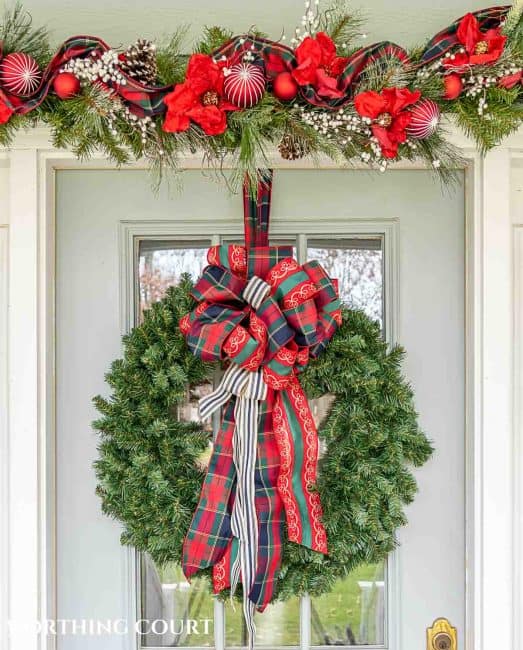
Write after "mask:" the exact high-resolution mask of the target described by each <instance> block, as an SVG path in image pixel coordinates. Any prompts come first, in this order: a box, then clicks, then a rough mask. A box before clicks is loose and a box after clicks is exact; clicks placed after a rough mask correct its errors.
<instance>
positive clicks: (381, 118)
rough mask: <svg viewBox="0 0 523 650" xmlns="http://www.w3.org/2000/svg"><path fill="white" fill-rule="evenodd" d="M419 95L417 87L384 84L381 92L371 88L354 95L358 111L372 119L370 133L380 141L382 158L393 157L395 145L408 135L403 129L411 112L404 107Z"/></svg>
mask: <svg viewBox="0 0 523 650" xmlns="http://www.w3.org/2000/svg"><path fill="white" fill-rule="evenodd" d="M420 96H421V92H420V91H419V90H414V91H411V90H409V89H408V88H384V89H383V90H382V91H381V92H380V93H377V92H374V91H373V90H370V91H368V92H364V93H360V94H359V95H356V97H355V98H354V106H355V107H356V110H357V111H358V113H359V114H360V115H361V116H362V117H369V118H370V119H371V120H372V124H371V129H372V134H373V135H374V137H375V138H377V140H378V142H379V143H380V146H381V151H382V153H383V155H384V156H385V158H395V157H396V155H397V154H398V145H399V144H400V143H402V142H405V140H406V139H407V132H406V129H407V126H408V125H409V124H410V121H411V118H412V116H411V113H410V111H407V110H405V109H406V108H407V106H411V105H412V104H415V103H416V102H417V101H418V99H419V98H420Z"/></svg>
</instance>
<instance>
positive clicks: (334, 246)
mask: <svg viewBox="0 0 523 650" xmlns="http://www.w3.org/2000/svg"><path fill="white" fill-rule="evenodd" d="M307 257H308V259H317V260H319V261H320V262H321V264H322V265H323V267H324V268H325V270H326V271H327V273H328V274H329V275H330V276H331V277H333V278H338V280H339V289H340V297H341V300H342V302H343V303H344V304H345V305H347V306H348V307H350V308H353V309H361V310H362V311H364V312H365V313H366V314H367V315H368V316H369V317H370V318H372V319H374V320H376V321H378V322H379V323H380V326H382V325H383V317H384V314H383V247H382V239H381V238H380V237H373V238H370V237H369V238H362V239H347V238H339V239H316V240H309V241H308V247H307ZM333 399H334V398H333V396H332V395H325V396H323V397H321V398H320V399H316V400H311V410H312V413H313V415H314V419H315V422H316V426H317V427H318V428H321V422H322V420H323V419H324V418H325V416H326V415H327V414H328V412H329V408H330V406H331V404H332V402H333ZM324 451H325V447H324V445H323V444H322V441H321V440H320V454H321V453H322V452H324ZM385 614H386V580H385V565H384V563H379V564H367V565H364V566H361V567H358V568H357V569H355V570H354V571H352V572H351V573H350V575H348V576H347V577H346V578H344V579H343V580H339V581H338V582H337V583H336V584H335V585H334V588H333V590H332V591H331V592H330V593H328V594H324V595H323V596H320V597H316V598H312V599H311V640H312V645H313V646H349V647H350V646H356V645H362V646H364V645H382V644H384V643H385V620H386V616H385Z"/></svg>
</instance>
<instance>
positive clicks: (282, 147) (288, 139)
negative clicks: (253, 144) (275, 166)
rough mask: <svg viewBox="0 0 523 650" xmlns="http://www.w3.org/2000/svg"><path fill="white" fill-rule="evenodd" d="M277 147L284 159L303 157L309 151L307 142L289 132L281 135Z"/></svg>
mask: <svg viewBox="0 0 523 650" xmlns="http://www.w3.org/2000/svg"><path fill="white" fill-rule="evenodd" d="M278 149H279V151H280V154H281V157H282V158H285V160H298V158H303V156H306V155H307V154H308V153H309V147H308V146H307V144H306V143H305V142H304V141H303V140H299V139H298V138H295V137H294V136H293V135H291V134H290V133H287V134H286V135H284V136H283V138H282V139H281V142H280V144H279V145H278Z"/></svg>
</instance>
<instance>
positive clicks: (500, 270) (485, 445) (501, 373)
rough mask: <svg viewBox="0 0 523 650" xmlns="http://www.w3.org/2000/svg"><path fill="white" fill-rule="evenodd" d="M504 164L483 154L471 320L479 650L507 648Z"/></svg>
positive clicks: (507, 221)
mask: <svg viewBox="0 0 523 650" xmlns="http://www.w3.org/2000/svg"><path fill="white" fill-rule="evenodd" d="M510 164H511V163H510V152H509V151H508V150H507V149H506V148H499V149H496V150H494V151H492V152H490V153H489V154H488V155H487V156H486V158H485V159H484V161H483V179H482V189H483V192H482V194H483V206H482V208H483V213H482V231H481V237H482V249H481V259H479V260H478V268H477V276H476V278H477V281H478V282H479V283H480V285H481V288H480V301H481V302H480V304H479V308H480V309H481V312H480V314H476V319H475V322H478V320H480V321H481V328H482V329H481V332H480V336H481V347H480V348H479V349H478V350H477V351H476V352H477V357H476V358H478V360H479V361H480V363H481V367H479V368H478V369H477V370H478V371H479V373H478V374H477V375H476V380H477V381H479V386H478V394H477V397H478V403H479V406H480V408H481V414H480V418H481V419H480V420H479V421H477V422H476V425H477V436H476V444H477V445H479V446H480V449H478V457H477V459H478V466H477V467H476V470H477V472H478V475H477V476H476V480H475V488H476V489H475V490H474V495H475V498H476V499H478V501H479V504H480V508H481V510H480V511H479V513H478V519H477V520H476V521H475V528H476V538H477V539H478V540H480V541H481V547H480V548H478V560H479V562H481V572H480V573H479V575H480V576H481V584H480V585H479V586H480V589H481V593H480V595H479V596H480V597H479V598H478V603H477V610H476V611H477V614H478V619H476V630H477V632H478V633H479V635H480V636H479V638H478V639H476V643H477V642H478V641H479V643H480V644H481V645H480V647H481V648H482V650H487V649H489V648H500V649H501V648H512V647H513V638H512V637H513V603H512V600H513V575H514V566H513V539H512V526H513V521H512V515H513V484H512V462H513V461H512V458H513V431H512V352H513V338H512V267H511V258H512V242H511V234H512V233H511V231H512V227H511V212H510ZM478 317H479V318H478ZM478 568H479V567H478ZM476 647H477V645H476Z"/></svg>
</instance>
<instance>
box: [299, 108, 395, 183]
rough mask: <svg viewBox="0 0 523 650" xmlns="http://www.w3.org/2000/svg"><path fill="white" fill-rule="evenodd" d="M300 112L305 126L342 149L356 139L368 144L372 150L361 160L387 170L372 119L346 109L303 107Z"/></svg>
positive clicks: (364, 153)
mask: <svg viewBox="0 0 523 650" xmlns="http://www.w3.org/2000/svg"><path fill="white" fill-rule="evenodd" d="M299 110H300V117H301V119H302V120H303V121H304V122H305V124H308V125H309V126H312V128H313V129H314V130H315V131H318V133H320V134H321V135H323V136H325V137H326V138H327V139H328V140H334V141H336V142H337V143H338V144H340V145H341V146H342V147H347V146H349V145H350V144H351V143H353V140H354V138H358V139H359V140H363V141H364V142H366V143H368V145H369V149H370V150H369V151H363V152H361V153H360V154H359V155H360V158H361V160H362V161H363V162H364V163H367V164H368V165H373V166H377V167H378V169H379V170H380V171H382V172H384V171H385V170H386V169H387V160H386V159H385V158H383V154H382V151H381V146H380V144H379V142H378V139H377V138H376V137H374V136H373V135H372V130H371V128H370V125H371V124H372V119H371V118H370V117H362V116H361V115H358V114H357V113H353V112H351V111H349V110H348V109H344V108H340V109H339V110H337V111H325V110H315V109H310V108H306V107H304V106H302V107H300V109H299Z"/></svg>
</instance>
